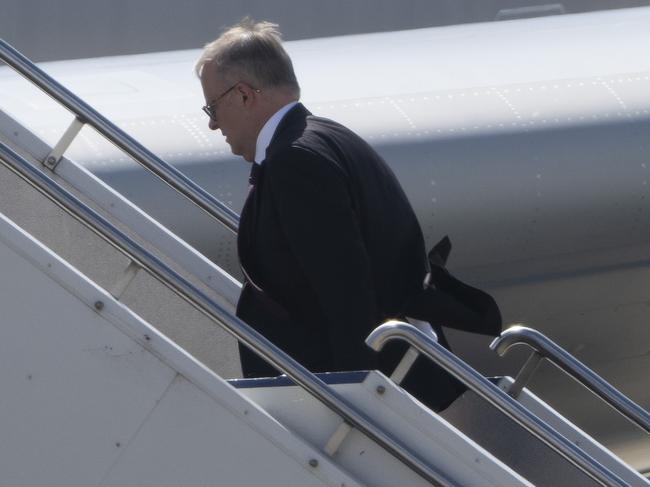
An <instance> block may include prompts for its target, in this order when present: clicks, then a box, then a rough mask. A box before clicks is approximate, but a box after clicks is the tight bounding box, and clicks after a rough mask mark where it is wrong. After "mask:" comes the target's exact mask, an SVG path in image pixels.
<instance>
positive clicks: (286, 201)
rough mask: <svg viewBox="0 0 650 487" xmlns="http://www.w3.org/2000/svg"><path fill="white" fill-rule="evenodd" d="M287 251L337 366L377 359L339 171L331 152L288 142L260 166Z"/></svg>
mask: <svg viewBox="0 0 650 487" xmlns="http://www.w3.org/2000/svg"><path fill="white" fill-rule="evenodd" d="M266 178H268V181H269V182H270V188H271V192H272V198H273V201H274V203H275V206H276V210H277V213H278V217H279V218H278V219H279V221H280V222H281V223H280V224H281V227H282V228H281V230H282V232H283V233H284V234H285V236H286V239H287V241H288V243H289V246H290V249H291V252H292V253H293V254H294V256H295V258H296V260H297V261H298V263H299V265H300V267H301V269H302V271H303V272H304V274H305V276H306V278H307V281H308V282H309V284H310V286H311V287H312V288H313V290H314V292H315V293H316V296H317V299H318V302H319V304H320V306H321V308H322V313H324V314H325V317H326V318H327V321H328V323H329V329H328V330H327V334H328V338H329V342H330V343H329V346H330V349H331V350H332V354H333V361H334V366H335V367H336V369H337V370H354V369H359V368H373V367H375V363H376V362H375V361H376V358H375V355H374V352H372V351H371V350H370V349H369V348H368V347H367V346H366V345H365V343H364V340H365V338H366V336H367V334H368V333H369V332H370V330H371V329H372V328H374V327H375V326H377V325H378V320H379V317H378V312H377V303H376V298H375V292H374V286H373V279H372V270H371V263H370V259H369V257H368V253H367V251H366V248H365V245H364V241H363V238H362V234H361V230H360V225H359V222H358V216H357V214H356V212H355V210H354V207H353V200H352V196H351V194H350V187H349V184H348V181H347V176H346V174H345V172H344V171H343V170H342V169H341V168H340V167H339V166H338V165H337V164H336V163H335V162H334V161H331V160H327V159H325V158H324V157H323V156H321V155H318V154H315V153H313V152H311V151H309V150H307V149H302V148H296V147H291V148H288V149H286V150H284V151H283V152H282V153H281V154H276V155H274V158H273V161H271V163H270V164H269V166H268V167H267V168H266Z"/></svg>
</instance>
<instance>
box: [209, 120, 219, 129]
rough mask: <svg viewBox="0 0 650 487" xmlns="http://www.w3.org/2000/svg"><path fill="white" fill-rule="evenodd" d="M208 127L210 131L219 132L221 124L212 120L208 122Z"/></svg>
mask: <svg viewBox="0 0 650 487" xmlns="http://www.w3.org/2000/svg"><path fill="white" fill-rule="evenodd" d="M208 127H210V130H217V129H218V128H219V124H218V123H217V122H216V121H215V120H212V119H210V121H209V122H208Z"/></svg>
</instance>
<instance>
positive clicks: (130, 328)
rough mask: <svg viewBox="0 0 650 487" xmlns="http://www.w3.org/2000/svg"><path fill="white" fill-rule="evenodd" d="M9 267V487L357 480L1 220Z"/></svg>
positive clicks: (4, 378) (3, 463)
mask: <svg viewBox="0 0 650 487" xmlns="http://www.w3.org/2000/svg"><path fill="white" fill-rule="evenodd" d="M0 262H1V267H2V270H3V272H2V276H1V278H0V286H1V288H0V289H1V291H2V292H0V300H1V302H0V306H1V308H2V314H3V319H2V320H3V324H2V326H1V327H0V335H1V339H0V361H1V363H2V367H1V368H0V381H1V382H2V384H3V388H4V390H5V393H4V394H3V395H2V399H1V400H0V404H1V407H0V425H1V426H0V429H2V431H3V441H2V444H1V445H0V452H1V455H0V470H1V472H2V474H1V475H2V484H3V485H6V486H8V487H14V486H16V487H17V486H24V485H51V486H61V487H63V486H68V487H69V486H74V487H76V486H79V487H81V486H91V485H95V486H108V485H142V486H148V485H150V486H154V485H155V486H176V485H213V484H214V482H218V483H222V484H224V485H240V486H248V485H277V486H285V485H289V484H291V483H294V482H297V483H299V484H300V485H310V486H311V485H314V486H316V485H332V486H334V485H336V486H339V485H341V484H343V483H344V484H346V485H358V484H357V483H356V482H355V481H354V479H352V478H351V477H349V476H348V475H347V474H345V473H343V472H342V471H340V470H339V469H338V468H337V467H336V466H334V465H333V464H332V463H331V462H330V461H329V460H328V459H327V458H326V457H324V456H323V455H321V454H320V453H319V452H318V451H316V450H314V449H312V448H311V447H310V446H309V445H307V444H305V443H304V442H303V441H301V440H300V439H298V438H297V437H296V436H295V435H293V434H291V433H289V432H288V431H287V430H286V429H285V428H283V427H281V426H280V425H279V424H278V423H277V422H276V421H275V420H273V419H272V418H271V417H269V416H268V415H267V414H266V413H264V412H263V411H261V410H260V409H259V408H258V407H257V406H255V405H254V404H252V403H251V402H249V401H247V400H246V399H244V398H243V397H241V396H240V395H239V394H238V393H237V392H236V390H235V389H233V388H232V387H230V386H229V385H227V384H226V383H225V382H224V381H222V380H221V379H220V378H218V377H217V376H215V375H214V374H213V373H211V372H209V371H208V370H207V369H206V368H205V367H203V366H202V365H201V364H199V363H198V362H196V361H195V360H194V359H192V358H191V357H189V356H188V355H187V354H186V353H185V352H183V351H182V350H180V349H179V348H178V347H176V346H175V345H174V344H173V343H171V342H170V341H169V340H168V339H166V338H165V337H164V336H163V335H161V334H160V333H159V332H158V331H156V330H155V329H154V328H152V327H151V326H150V325H148V324H147V323H145V322H143V321H142V320H141V319H139V318H138V317H137V316H136V315H134V314H133V313H132V312H130V311H129V310H128V309H127V308H125V307H124V306H123V305H121V304H120V303H118V302H117V301H115V300H113V299H112V298H111V297H110V296H109V295H108V294H107V293H105V292H104V291H102V290H101V289H99V288H98V287H96V286H95V285H94V284H92V283H91V282H89V281H88V280H86V279H85V278H84V277H83V276H81V275H80V274H79V273H78V272H77V271H76V270H74V269H73V268H71V267H70V266H69V265H67V264H66V263H64V262H63V261H62V260H60V259H59V258H58V257H56V256H55V255H54V254H52V253H51V252H49V251H48V250H46V249H45V248H43V247H41V246H40V245H39V244H38V243H37V242H35V241H34V240H33V239H31V238H30V237H29V236H28V235H26V234H24V233H22V232H21V231H20V230H18V228H17V227H15V226H14V225H13V224H12V223H10V222H9V221H7V220H6V219H4V217H0ZM26 296H31V297H32V299H25V297H26ZM97 301H101V302H102V303H104V306H103V307H102V308H101V310H98V309H97V308H96V307H95V306H94V303H96V302H97ZM310 459H317V460H318V468H314V467H311V466H310V465H309V463H308V462H309V460H310ZM244 465H245V468H243V466H244Z"/></svg>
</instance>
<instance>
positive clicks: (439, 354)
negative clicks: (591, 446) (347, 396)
mask: <svg viewBox="0 0 650 487" xmlns="http://www.w3.org/2000/svg"><path fill="white" fill-rule="evenodd" d="M392 340H404V341H406V342H407V343H409V344H410V345H411V346H412V347H415V348H416V349H417V350H419V351H420V352H421V353H423V354H424V355H426V356H427V357H429V358H430V359H431V360H433V361H434V362H435V363H437V364H438V365H440V366H441V367H442V368H443V369H445V370H446V371H447V372H449V373H450V374H451V375H453V376H454V377H456V378H457V379H459V380H460V381H461V382H463V383H465V384H466V385H467V386H468V387H469V388H470V389H471V390H473V391H474V392H476V393H477V394H478V395H479V396H481V397H482V398H483V399H485V400H486V401H488V402H489V403H490V404H492V405H494V406H495V407H496V408H498V409H499V410H500V411H501V412H503V413H504V414H505V415H506V416H508V417H509V418H511V419H512V420H514V421H516V422H517V423H518V424H519V425H521V426H522V427H523V428H525V429H526V430H527V431H529V432H530V433H531V434H532V435H534V436H535V437H537V438H538V439H539V440H541V441H542V442H544V443H545V444H546V445H548V446H549V447H550V448H552V449H553V450H554V451H556V452H557V453H558V454H559V455H561V456H562V457H563V458H565V459H566V460H568V461H569V462H571V463H572V464H573V465H575V466H576V467H577V468H579V469H580V470H582V471H583V472H584V473H585V474H587V475H588V476H589V477H591V478H593V479H594V480H595V481H596V482H598V483H600V484H601V485H606V486H612V485H614V486H621V487H622V486H626V485H628V484H627V483H626V482H625V481H624V480H622V479H620V478H619V477H618V476H617V475H616V474H614V473H612V472H611V471H610V470H609V469H607V468H605V467H604V466H603V465H601V464H599V463H598V462H596V461H595V460H594V459H592V458H591V457H589V455H587V454H586V453H585V452H584V451H582V450H581V449H580V448H578V447H577V446H576V445H574V444H573V443H571V442H570V441H569V440H567V439H566V438H565V437H564V436H562V435H561V434H560V433H558V432H557V431H555V430H554V429H553V428H551V427H550V426H549V425H548V424H546V423H545V422H544V421H542V420H541V419H539V418H538V417H537V416H535V415H534V414H533V413H531V412H530V411H528V409H526V408H525V407H524V406H522V405H521V404H519V403H518V402H517V401H515V400H514V399H513V398H511V397H510V396H508V394H506V393H505V392H504V391H502V390H501V389H499V388H498V387H496V386H495V385H494V384H492V383H491V382H490V381H489V380H487V379H486V378H485V377H483V376H482V375H481V374H479V373H478V372H477V371H476V370H474V369H473V368H472V367H470V366H469V365H468V364H466V363H465V362H463V361H462V360H460V359H459V358H458V357H456V356H455V355H454V354H453V353H451V352H450V351H448V350H447V349H445V348H444V347H442V346H441V345H439V344H438V343H437V342H436V341H434V340H432V339H431V337H429V336H427V335H426V334H424V333H422V332H421V331H420V330H418V329H417V328H415V327H414V326H412V325H409V324H407V323H403V322H400V321H390V322H388V323H385V324H383V325H381V326H379V327H377V328H376V329H375V330H374V331H373V332H372V333H371V334H370V335H368V338H366V343H367V344H368V346H370V347H371V348H372V349H373V350H375V351H380V350H381V349H382V348H383V347H384V345H385V344H386V343H387V342H389V341H392Z"/></svg>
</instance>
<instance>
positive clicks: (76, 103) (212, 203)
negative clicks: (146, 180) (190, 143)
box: [0, 39, 239, 234]
mask: <svg viewBox="0 0 650 487" xmlns="http://www.w3.org/2000/svg"><path fill="white" fill-rule="evenodd" d="M0 59H2V60H3V61H4V62H5V63H6V64H7V65H9V66H11V67H12V68H13V69H14V70H16V71H17V72H18V73H20V74H21V75H22V76H24V77H25V78H27V79H28V80H29V81H31V82H32V83H33V84H34V85H36V86H38V87H39V88H40V89H41V90H43V91H44V92H45V93H47V94H48V95H49V96H51V97H52V98H54V99H55V100H56V101H58V102H59V103H60V104H61V105H63V106H64V107H65V108H67V109H68V110H70V111H71V112H72V113H73V114H74V115H75V116H76V118H77V119H78V120H80V121H81V122H82V123H87V124H89V125H91V126H92V127H93V128H94V129H95V130H97V132H99V133H100V134H102V135H103V136H104V137H106V138H107V139H108V140H109V141H111V142H112V143H113V144H115V145H116V146H117V147H118V148H120V149H121V150H123V151H124V152H126V153H127V154H129V155H130V156H131V157H132V158H133V159H134V160H135V161H136V162H138V163H139V164H141V165H142V166H143V167H144V168H145V169H147V170H149V171H150V172H152V173H153V174H155V175H156V176H157V177H159V178H160V179H161V180H162V181H163V182H165V183H166V184H168V185H169V186H171V187H172V188H173V189H175V190H176V191H178V192H179V193H181V194H182V195H183V196H185V197H186V198H187V199H189V200H190V201H191V202H192V203H194V204H195V205H196V206H198V207H199V208H201V209H202V210H203V211H205V212H206V213H207V214H208V215H210V216H211V217H213V218H214V219H216V220H217V221H218V222H220V223H222V224H223V225H224V226H225V227H226V228H228V229H229V230H230V231H232V232H233V233H235V234H236V233H237V228H238V226H239V215H237V213H236V212H234V211H233V210H232V209H230V208H228V207H227V206H226V205H225V204H224V203H222V202H221V201H219V200H218V199H216V198H215V197H214V196H212V195H211V194H210V193H208V192H207V191H206V190H204V189H203V188H201V187H200V186H199V185H198V184H196V183H195V182H194V181H192V180H191V179H189V178H188V177H187V176H185V175H184V174H183V173H181V172H180V171H179V170H178V169H176V168H175V167H173V166H171V165H170V164H168V163H166V162H165V161H163V160H162V159H160V158H159V157H157V156H156V155H155V154H153V153H152V152H151V151H149V150H148V149H147V148H145V147H144V146H143V145H141V144H140V143H139V142H137V141H136V140H135V139H133V138H132V137H131V136H130V135H128V134H127V133H126V132H124V131H123V130H122V129H120V128H119V127H117V126H116V125H115V124H114V123H112V122H111V121H109V120H108V119H107V118H106V117H104V116H103V115H101V114H100V113H99V112H98V111H96V110H95V109H94V108H92V107H91V106H90V105H88V104H87V103H86V102H84V101H83V100H81V99H80V98H79V97H78V96H76V95H75V94H74V93H72V92H71V91H70V90H68V89H67V88H65V87H64V86H63V85H61V84H60V83H59V82H58V81H56V80H54V79H53V78H52V77H50V76H49V75H47V74H46V73H45V72H44V71H43V70H42V69H40V68H39V67H37V66H36V65H35V64H34V63H33V62H31V61H30V60H29V59H27V58H26V57H25V56H23V55H22V54H21V53H20V52H19V51H17V50H16V49H15V48H14V47H13V46H11V45H10V44H8V43H7V42H5V41H4V40H2V39H0Z"/></svg>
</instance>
